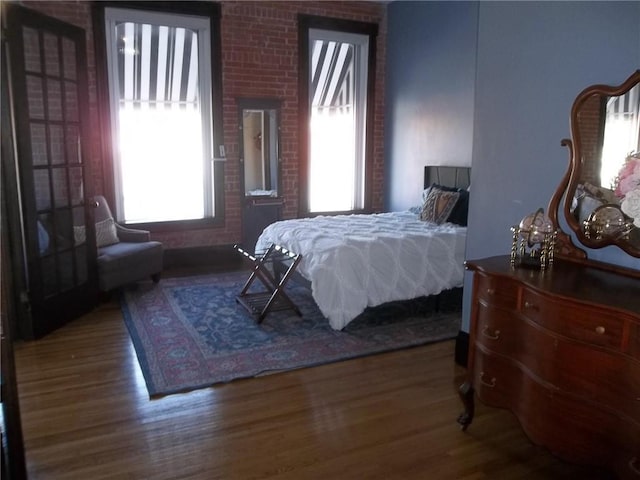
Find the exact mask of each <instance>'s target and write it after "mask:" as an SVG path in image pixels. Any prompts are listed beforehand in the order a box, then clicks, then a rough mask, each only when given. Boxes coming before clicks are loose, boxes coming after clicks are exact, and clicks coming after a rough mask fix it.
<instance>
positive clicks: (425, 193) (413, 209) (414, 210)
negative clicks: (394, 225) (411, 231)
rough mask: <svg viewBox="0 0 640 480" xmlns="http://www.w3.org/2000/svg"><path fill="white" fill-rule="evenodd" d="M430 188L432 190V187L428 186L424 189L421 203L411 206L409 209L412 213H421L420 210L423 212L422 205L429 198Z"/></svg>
mask: <svg viewBox="0 0 640 480" xmlns="http://www.w3.org/2000/svg"><path fill="white" fill-rule="evenodd" d="M429 190H431V187H427V188H425V189H424V190H423V191H422V197H421V198H420V204H419V205H416V206H414V207H410V208H409V211H410V212H411V213H415V214H416V215H420V212H422V206H423V205H424V202H425V201H426V200H427V196H428V195H429Z"/></svg>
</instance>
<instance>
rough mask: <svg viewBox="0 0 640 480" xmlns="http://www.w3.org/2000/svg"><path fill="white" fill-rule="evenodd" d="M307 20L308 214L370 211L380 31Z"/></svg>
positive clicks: (303, 19) (304, 135) (303, 23)
mask: <svg viewBox="0 0 640 480" xmlns="http://www.w3.org/2000/svg"><path fill="white" fill-rule="evenodd" d="M299 22H300V37H301V39H300V45H301V48H300V52H301V68H300V71H301V78H300V91H301V101H300V103H301V108H300V115H301V120H300V125H303V131H301V144H302V149H301V159H302V167H303V168H301V172H302V178H301V181H300V183H301V188H300V191H301V199H300V204H301V210H302V213H320V212H347V211H361V210H366V209H367V208H368V207H369V203H370V202H369V199H368V198H369V192H368V183H369V182H368V178H369V169H370V161H371V155H370V152H371V148H370V145H371V138H372V128H371V121H370V118H372V117H371V115H372V108H373V85H374V83H373V75H374V64H373V58H375V35H376V33H377V27H376V25H374V24H364V23H359V22H349V21H345V20H333V19H326V18H321V17H309V16H304V15H301V16H300V17H299Z"/></svg>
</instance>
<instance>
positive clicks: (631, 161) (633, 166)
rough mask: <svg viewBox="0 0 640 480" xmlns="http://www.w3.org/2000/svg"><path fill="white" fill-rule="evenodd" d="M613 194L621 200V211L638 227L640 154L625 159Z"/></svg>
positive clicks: (639, 223)
mask: <svg viewBox="0 0 640 480" xmlns="http://www.w3.org/2000/svg"><path fill="white" fill-rule="evenodd" d="M615 194H616V196H618V197H619V198H620V199H621V200H622V202H621V203H620V208H621V210H622V211H623V212H624V213H626V214H627V215H629V217H631V218H633V224H634V225H635V226H636V227H640V153H634V154H632V155H629V156H628V157H627V160H626V162H625V163H624V165H623V166H622V168H621V169H620V172H619V173H618V177H617V179H616V189H615Z"/></svg>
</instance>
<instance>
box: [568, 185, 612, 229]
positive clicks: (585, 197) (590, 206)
mask: <svg viewBox="0 0 640 480" xmlns="http://www.w3.org/2000/svg"><path fill="white" fill-rule="evenodd" d="M604 204H605V202H603V201H602V199H601V198H596V197H594V196H593V195H589V194H588V193H587V192H586V191H585V192H584V193H583V194H582V196H581V197H580V198H578V206H577V208H576V209H575V211H574V215H575V216H576V218H577V219H578V221H579V222H580V224H582V222H584V221H585V220H586V219H587V218H589V215H591V213H592V212H593V211H594V210H595V209H596V208H598V207H599V206H601V205H604Z"/></svg>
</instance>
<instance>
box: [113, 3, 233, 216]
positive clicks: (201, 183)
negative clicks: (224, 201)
mask: <svg viewBox="0 0 640 480" xmlns="http://www.w3.org/2000/svg"><path fill="white" fill-rule="evenodd" d="M104 24H105V44H106V57H107V70H108V76H109V102H110V112H111V136H112V151H113V176H114V190H115V192H114V193H115V201H116V214H117V217H118V220H120V221H123V222H125V223H157V222H174V221H184V220H198V219H206V218H215V217H216V215H217V214H220V215H221V211H222V209H221V205H219V203H221V198H222V197H221V194H222V175H221V172H219V171H218V169H217V168H216V162H214V156H217V155H215V153H214V152H215V145H216V142H215V139H214V118H215V115H214V113H215V112H214V104H215V103H216V102H218V103H221V99H219V98H214V94H213V92H215V91H216V90H215V89H214V88H213V87H212V86H213V83H214V77H213V76H212V73H215V70H214V68H215V67H216V66H215V65H212V64H213V61H212V58H216V56H215V55H212V53H215V48H213V45H214V42H212V39H213V38H214V33H215V32H212V22H211V18H210V17H208V16H196V15H181V14H179V13H177V12H171V13H165V12H158V11H148V10H133V9H128V8H105V11H104ZM217 58H219V56H217ZM218 73H219V72H218ZM218 138H220V137H218Z"/></svg>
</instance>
